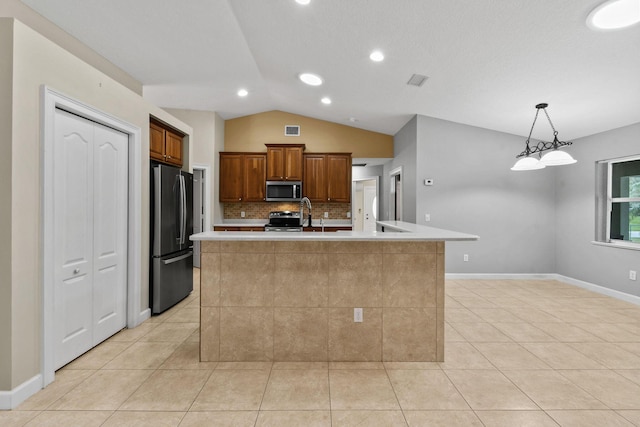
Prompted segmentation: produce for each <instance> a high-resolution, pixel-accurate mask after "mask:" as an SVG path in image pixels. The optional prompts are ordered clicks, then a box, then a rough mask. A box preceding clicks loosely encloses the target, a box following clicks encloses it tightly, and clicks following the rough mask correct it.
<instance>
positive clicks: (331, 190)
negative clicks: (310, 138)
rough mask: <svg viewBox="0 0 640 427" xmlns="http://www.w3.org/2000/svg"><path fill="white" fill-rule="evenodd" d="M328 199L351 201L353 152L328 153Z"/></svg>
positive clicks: (342, 201) (330, 200)
mask: <svg viewBox="0 0 640 427" xmlns="http://www.w3.org/2000/svg"><path fill="white" fill-rule="evenodd" d="M327 182H328V186H327V201H329V202H341V203H349V202H350V201H351V154H327Z"/></svg>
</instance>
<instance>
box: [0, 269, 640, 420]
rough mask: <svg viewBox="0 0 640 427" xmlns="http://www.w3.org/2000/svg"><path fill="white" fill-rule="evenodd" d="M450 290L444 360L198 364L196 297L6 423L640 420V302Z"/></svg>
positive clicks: (451, 284) (498, 289)
mask: <svg viewBox="0 0 640 427" xmlns="http://www.w3.org/2000/svg"><path fill="white" fill-rule="evenodd" d="M194 274H195V279H196V283H198V279H199V277H198V274H199V273H198V270H195V273H194ZM446 292H447V299H446V316H445V318H446V322H447V324H446V332H445V333H446V351H445V362H444V363H384V364H383V363H324V362H319V363H277V362H276V363H262V362H260V363H223V362H221V363H200V362H199V361H198V346H199V341H198V314H199V292H198V289H196V290H195V291H194V292H193V294H192V295H190V296H189V297H188V298H187V299H186V300H185V301H183V302H181V303H180V304H178V305H177V306H176V307H174V308H172V309H171V310H169V311H168V312H166V313H164V314H162V315H161V316H157V317H153V318H151V319H150V320H148V321H147V322H145V323H144V324H142V325H141V326H139V327H137V328H135V329H132V330H124V331H122V332H120V333H118V334H117V335H115V336H113V337H112V338H110V339H109V340H107V341H106V342H104V343H103V344H101V345H99V346H98V347H96V348H95V349H93V350H91V351H90V352H88V353H87V354H85V355H84V356H82V357H80V358H79V359H77V360H75V361H74V362H72V363H70V364H69V365H67V366H65V367H64V368H63V369H61V370H60V371H58V372H57V373H56V381H55V382H54V383H52V384H51V385H49V386H48V387H47V388H46V389H44V390H42V391H40V392H39V393H37V394H36V395H34V396H32V397H31V398H30V399H28V400H27V401H25V402H24V403H23V404H21V405H20V406H19V407H18V408H17V409H16V410H14V411H4V412H0V425H1V426H23V425H24V426H83V427H87V426H107V427H109V426H154V427H155V426H181V427H185V426H233V427H238V426H239V427H242V426H335V427H338V426H340V427H341V426H356V425H357V426H412V427H413V426H509V427H511V426H558V425H562V426H580V427H584V426H598V427H600V426H632V425H636V426H640V307H638V306H634V305H632V304H628V303H624V302H621V301H619V300H616V299H613V298H609V297H605V296H602V295H599V294H595V293H591V292H588V291H586V290H583V289H580V288H576V287H573V286H570V285H566V284H562V283H559V282H555V281H516V280H508V281H506V280H505V281H492V280H467V281H456V280H448V281H447V283H446Z"/></svg>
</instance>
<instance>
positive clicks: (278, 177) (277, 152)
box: [267, 147, 284, 181]
mask: <svg viewBox="0 0 640 427" xmlns="http://www.w3.org/2000/svg"><path fill="white" fill-rule="evenodd" d="M267 180H268V181H283V180H284V147H268V148H267Z"/></svg>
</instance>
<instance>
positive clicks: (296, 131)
mask: <svg viewBox="0 0 640 427" xmlns="http://www.w3.org/2000/svg"><path fill="white" fill-rule="evenodd" d="M284 136H300V126H299V125H285V127H284Z"/></svg>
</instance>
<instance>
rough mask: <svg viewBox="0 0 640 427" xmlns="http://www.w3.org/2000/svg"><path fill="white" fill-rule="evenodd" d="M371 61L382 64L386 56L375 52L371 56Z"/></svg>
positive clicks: (377, 51)
mask: <svg viewBox="0 0 640 427" xmlns="http://www.w3.org/2000/svg"><path fill="white" fill-rule="evenodd" d="M369 59H371V60H372V61H374V62H380V61H382V60H383V59H384V55H383V54H382V52H380V51H379V50H374V51H373V52H371V55H369Z"/></svg>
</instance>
